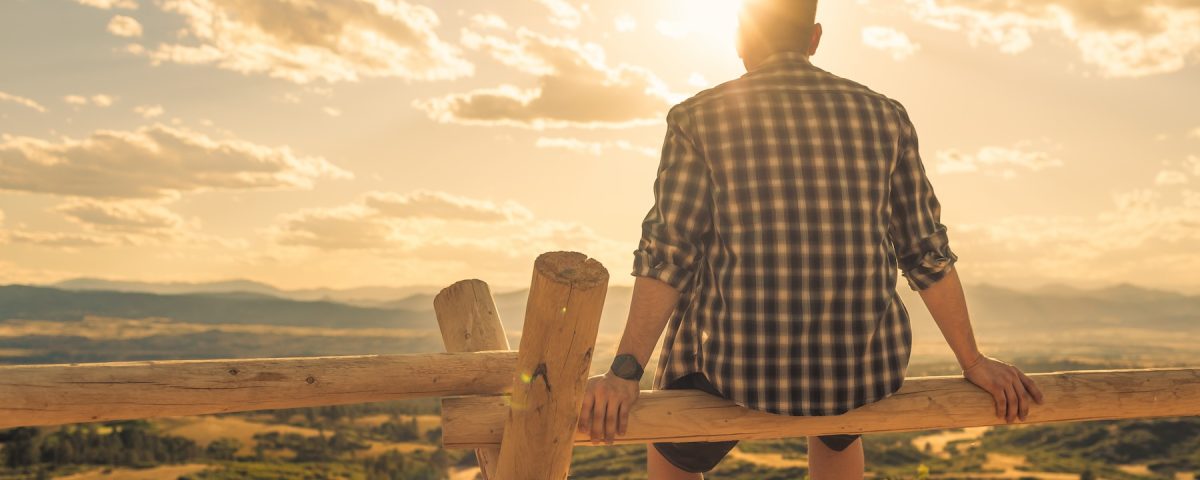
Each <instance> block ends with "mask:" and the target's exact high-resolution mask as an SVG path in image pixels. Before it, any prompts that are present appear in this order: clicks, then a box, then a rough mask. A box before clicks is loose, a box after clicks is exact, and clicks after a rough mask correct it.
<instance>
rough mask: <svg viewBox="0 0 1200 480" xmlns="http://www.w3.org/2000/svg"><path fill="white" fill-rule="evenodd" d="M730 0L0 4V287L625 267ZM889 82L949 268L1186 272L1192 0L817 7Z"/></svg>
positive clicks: (620, 278)
mask: <svg viewBox="0 0 1200 480" xmlns="http://www.w3.org/2000/svg"><path fill="white" fill-rule="evenodd" d="M736 10H737V4H736V2H735V1H731V0H637V1H634V0H606V1H603V2H591V3H584V2H580V1H577V0H528V1H508V2H494V1H491V2H485V1H474V0H459V1H453V2H446V1H442V2H431V1H408V0H319V1H317V0H74V1H71V0H6V1H3V2H0V72H2V74H0V283H48V282H54V281H59V280H63V279H68V278H74V277H99V278H107V279H115V280H137V281H151V282H203V281H214V280H224V279H231V278H246V279H252V280H258V281H263V282H267V283H271V284H274V285H276V286H279V287H283V288H308V287H334V288H348V287H355V286H366V285H380V286H382V285H388V286H403V285H448V284H450V283H452V282H454V281H457V280H460V279H466V278H480V279H483V280H485V281H487V282H489V283H490V284H492V285H493V286H494V287H497V286H504V287H523V286H528V283H529V280H530V278H531V269H532V264H533V260H534V259H535V258H536V257H537V255H538V254H539V253H541V252H546V251H553V250H573V251H579V252H584V253H586V254H588V255H590V256H592V257H594V258H596V259H598V260H600V261H601V262H602V263H603V264H604V265H605V266H606V267H607V268H608V270H609V272H610V277H611V280H610V283H611V284H613V285H630V284H632V282H633V278H634V277H632V276H631V275H630V271H631V268H632V261H633V254H632V253H633V250H634V249H636V247H637V244H638V239H639V237H640V234H641V221H642V219H643V218H644V217H645V215H646V212H647V210H648V209H649V208H650V206H651V205H652V203H653V191H652V187H653V182H654V176H655V172H656V169H657V164H658V155H659V152H660V150H661V142H662V138H663V135H664V134H665V120H664V118H665V114H666V111H667V110H668V109H669V108H670V107H671V105H673V104H675V103H678V102H680V101H682V100H684V99H686V98H688V97H690V96H691V95H694V94H695V93H697V92H698V91H701V90H703V89H706V88H710V87H712V86H715V85H717V84H719V83H721V82H724V81H728V80H731V79H734V78H737V77H738V76H739V75H741V74H743V73H744V72H745V69H744V67H743V66H742V64H741V61H740V59H739V58H738V57H737V53H736V51H735V48H734V40H733V38H734V32H735V27H736V18H735V12H736ZM817 17H818V21H820V22H821V23H822V26H823V27H824V30H825V36H824V38H823V40H822V43H821V46H820V49H819V50H818V52H817V54H816V55H815V56H814V57H813V58H812V61H813V63H814V64H815V65H817V66H819V67H821V68H823V69H825V70H828V71H830V72H832V73H834V74H836V75H839V76H842V77H846V78H849V79H852V80H855V81H858V82H860V83H863V84H864V85H867V86H868V87H870V88H872V89H873V90H875V91H878V92H881V93H883V94H885V95H888V96H889V97H891V98H894V99H897V100H899V101H900V102H901V103H903V104H904V105H905V106H906V108H907V110H908V112H909V114H910V115H911V117H912V120H913V122H914V124H915V125H916V127H917V131H918V136H919V137H920V146H921V147H920V148H921V155H922V161H923V162H924V164H925V166H926V170H927V172H928V175H929V178H930V180H931V182H932V183H933V185H934V189H935V192H936V194H937V196H938V198H939V200H940V201H941V203H942V222H943V223H944V224H946V225H947V229H948V230H947V232H948V234H949V237H950V239H951V240H950V241H951V247H952V248H953V249H954V251H955V252H956V253H957V254H958V256H959V261H958V264H957V266H958V269H959V272H960V275H961V277H962V278H963V281H964V282H967V283H981V282H986V283H991V284H996V285H1001V286H1009V287H1013V288H1018V289H1034V288H1039V287H1041V286H1044V285H1048V284H1065V285H1070V286H1077V287H1084V288H1089V287H1097V286H1105V285H1111V284H1116V283H1131V284H1136V285H1142V286H1146V287H1152V288H1160V289H1166V290H1171V291H1178V292H1185V293H1192V294H1200V248H1198V246H1200V115H1198V114H1196V113H1195V112H1198V111H1200V88H1198V87H1200V65H1198V64H1200V2H1197V1H1195V0H1146V1H1138V2H1131V1H1126V0H986V1H974V0H971V1H969V0H893V1H881V0H862V1H848V0H843V1H837V2H835V1H832V0H825V1H823V2H822V3H821V5H820V7H819V9H818V14H817Z"/></svg>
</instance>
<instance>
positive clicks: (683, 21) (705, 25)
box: [656, 0, 742, 50]
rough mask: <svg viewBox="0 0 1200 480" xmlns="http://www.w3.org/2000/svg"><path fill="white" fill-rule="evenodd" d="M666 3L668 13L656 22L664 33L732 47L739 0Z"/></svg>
mask: <svg viewBox="0 0 1200 480" xmlns="http://www.w3.org/2000/svg"><path fill="white" fill-rule="evenodd" d="M666 4H667V9H666V10H667V11H668V12H671V13H669V14H668V15H667V18H664V19H662V20H660V21H659V22H658V23H657V24H656V27H657V28H658V30H659V32H660V33H662V34H663V35H665V36H668V37H675V38H682V37H687V38H688V40H689V41H692V42H702V43H704V44H705V45H710V46H716V47H720V48H728V49H730V50H733V49H734V37H735V35H736V34H737V15H738V10H739V9H740V8H741V6H742V0H668V1H667V2H666Z"/></svg>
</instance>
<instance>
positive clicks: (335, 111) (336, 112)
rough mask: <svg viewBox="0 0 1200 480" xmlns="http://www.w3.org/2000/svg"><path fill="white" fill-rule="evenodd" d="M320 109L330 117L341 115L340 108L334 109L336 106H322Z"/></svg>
mask: <svg viewBox="0 0 1200 480" xmlns="http://www.w3.org/2000/svg"><path fill="white" fill-rule="evenodd" d="M321 111H322V112H325V114H326V115H329V116H331V117H340V116H342V111H341V110H338V109H336V108H333V107H325V108H322V109H321Z"/></svg>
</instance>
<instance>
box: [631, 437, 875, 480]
mask: <svg viewBox="0 0 1200 480" xmlns="http://www.w3.org/2000/svg"><path fill="white" fill-rule="evenodd" d="M863 456H864V454H863V445H862V437H859V438H856V439H854V443H851V444H850V446H848V447H846V448H845V449H844V450H842V451H840V452H838V451H835V450H833V449H831V448H829V446H827V445H825V442H822V441H821V439H819V438H817V437H815V436H809V437H808V475H809V477H810V478H811V479H812V480H862V478H863V476H864V475H865V473H866V459H865V458H863ZM651 478H653V477H651Z"/></svg>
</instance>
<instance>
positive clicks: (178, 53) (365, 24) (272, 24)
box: [135, 0, 474, 83]
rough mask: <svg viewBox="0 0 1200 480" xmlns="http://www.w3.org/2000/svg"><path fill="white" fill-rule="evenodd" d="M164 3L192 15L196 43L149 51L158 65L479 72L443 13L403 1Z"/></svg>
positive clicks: (293, 77)
mask: <svg viewBox="0 0 1200 480" xmlns="http://www.w3.org/2000/svg"><path fill="white" fill-rule="evenodd" d="M162 6H163V8H164V9H165V10H167V11H170V12H174V13H178V14H180V15H182V16H183V17H184V22H185V24H186V27H185V29H184V30H185V32H186V34H187V35H188V36H190V37H192V38H193V39H194V40H195V42H196V43H195V44H192V45H184V44H159V45H158V46H157V47H156V48H154V49H152V50H144V53H145V54H146V55H148V56H149V57H150V58H151V59H152V61H153V63H154V64H155V65H157V64H160V63H162V62H175V63H182V64H201V65H208V64H212V65H215V66H217V67H218V68H223V69H227V70H232V71H235V72H240V73H244V74H265V75H268V76H271V77H274V78H281V79H284V80H288V81H291V82H295V83H309V82H314V81H317V80H324V81H326V82H331V83H332V82H345V81H350V82H353V81H358V80H361V79H363V78H402V79H405V80H447V79H454V78H459V77H463V76H469V75H472V74H473V73H474V66H473V65H472V64H471V63H469V62H467V61H466V60H465V59H463V58H462V57H461V55H460V53H461V52H460V51H459V49H458V48H457V47H455V46H453V45H450V44H448V43H446V42H443V41H442V40H441V39H439V38H438V36H437V34H436V33H435V29H436V28H437V27H438V25H439V23H440V20H439V19H438V16H437V14H436V13H434V11H433V10H432V9H430V8H428V7H424V6H421V5H414V4H411V3H408V2H405V1H403V0H322V1H321V2H290V1H289V2H267V1H265V0H166V1H164V2H163V4H162ZM135 53H136V52H135Z"/></svg>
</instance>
